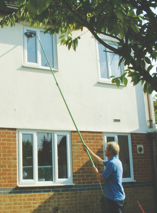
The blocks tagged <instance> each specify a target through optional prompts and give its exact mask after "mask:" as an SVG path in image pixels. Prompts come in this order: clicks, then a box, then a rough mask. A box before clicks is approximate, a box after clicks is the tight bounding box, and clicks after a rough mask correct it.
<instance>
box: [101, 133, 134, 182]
mask: <svg viewBox="0 0 157 213" xmlns="http://www.w3.org/2000/svg"><path fill="white" fill-rule="evenodd" d="M111 141H115V142H117V143H118V144H119V146H120V152H119V159H120V160H121V162H122V165H123V182H127V181H134V174H133V163H132V149H131V138H130V135H127V134H118V135H117V134H104V148H105V149H106V145H107V143H108V142H111ZM105 158H106V160H107V157H105Z"/></svg>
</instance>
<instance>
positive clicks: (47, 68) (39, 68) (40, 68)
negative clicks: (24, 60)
mask: <svg viewBox="0 0 157 213" xmlns="http://www.w3.org/2000/svg"><path fill="white" fill-rule="evenodd" d="M22 67H24V68H30V69H37V70H47V71H51V70H50V68H49V67H38V66H31V65H24V64H22ZM52 70H53V71H55V72H58V69H56V68H52Z"/></svg>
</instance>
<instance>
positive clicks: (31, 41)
mask: <svg viewBox="0 0 157 213" xmlns="http://www.w3.org/2000/svg"><path fill="white" fill-rule="evenodd" d="M27 32H33V33H36V32H35V31H30V30H27ZM27 61H28V62H33V63H37V44H36V37H33V38H27Z"/></svg>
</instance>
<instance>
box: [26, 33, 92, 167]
mask: <svg viewBox="0 0 157 213" xmlns="http://www.w3.org/2000/svg"><path fill="white" fill-rule="evenodd" d="M24 34H25V36H27V38H33V37H37V39H38V41H39V43H40V46H41V48H42V50H43V53H44V55H45V58H46V61H47V63H48V65H49V67H50V70H51V73H52V75H53V77H54V80H55V82H56V85H57V87H58V89H59V92H60V94H61V96H62V98H63V101H64V103H65V105H66V108H67V110H68V112H69V115H70V117H71V119H72V121H73V124H74V126H75V128H76V130H77V133H78V135H79V137H80V139H81V142H82V144H83V145H84V146H85V147H86V145H85V142H84V140H83V138H82V136H81V133H80V131H79V130H78V128H77V125H76V123H75V121H74V118H73V116H72V114H71V112H70V109H69V107H68V104H67V102H66V100H65V98H64V95H63V93H62V90H61V88H60V86H59V84H58V82H57V79H56V77H55V74H54V72H53V70H52V68H51V65H50V63H49V60H48V58H47V55H46V53H45V50H44V48H43V46H42V43H41V41H40V39H39V38H38V36H37V35H36V33H35V32H25V33H24ZM85 150H86V152H87V155H88V157H89V160H90V162H91V164H92V166H95V165H94V162H93V160H92V158H91V156H90V154H89V151H88V149H87V148H85Z"/></svg>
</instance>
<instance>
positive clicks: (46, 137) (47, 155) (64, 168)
mask: <svg viewBox="0 0 157 213" xmlns="http://www.w3.org/2000/svg"><path fill="white" fill-rule="evenodd" d="M69 184H72V157H71V142H70V134H69V133H67V132H36V131H19V144H18V185H19V186H28V185H29V186H45V185H69Z"/></svg>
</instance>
